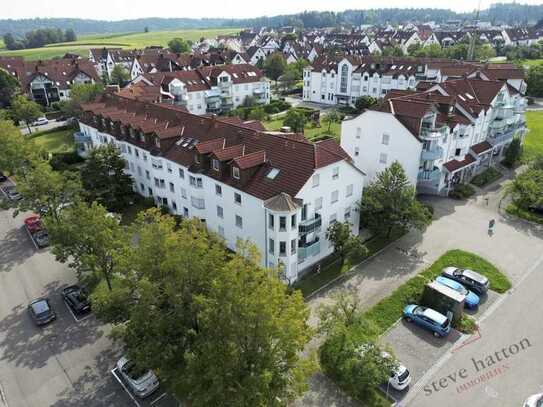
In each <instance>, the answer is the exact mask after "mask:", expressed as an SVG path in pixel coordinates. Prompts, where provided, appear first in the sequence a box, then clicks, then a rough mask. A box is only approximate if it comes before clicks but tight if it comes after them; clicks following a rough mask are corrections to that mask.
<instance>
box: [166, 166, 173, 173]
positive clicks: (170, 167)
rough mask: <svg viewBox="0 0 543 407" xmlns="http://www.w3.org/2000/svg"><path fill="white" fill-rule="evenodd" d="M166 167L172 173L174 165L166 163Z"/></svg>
mask: <svg viewBox="0 0 543 407" xmlns="http://www.w3.org/2000/svg"><path fill="white" fill-rule="evenodd" d="M166 169H167V170H168V173H170V174H171V173H172V165H171V164H170V163H166Z"/></svg>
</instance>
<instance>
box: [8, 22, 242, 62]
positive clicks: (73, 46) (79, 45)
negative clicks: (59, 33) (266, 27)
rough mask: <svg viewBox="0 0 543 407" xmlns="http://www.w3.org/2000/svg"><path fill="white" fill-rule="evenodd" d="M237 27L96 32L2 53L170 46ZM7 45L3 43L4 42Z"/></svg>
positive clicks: (45, 55)
mask: <svg viewBox="0 0 543 407" xmlns="http://www.w3.org/2000/svg"><path fill="white" fill-rule="evenodd" d="M238 31H239V29H237V28H221V29H197V30H175V31H155V32H148V33H124V34H94V35H87V36H81V37H80V38H79V39H78V40H77V41H74V42H64V43H58V44H49V45H46V46H45V47H42V48H31V49H23V50H16V51H8V50H2V51H0V56H6V55H15V56H16V55H18V56H23V57H25V58H27V59H34V60H35V59H49V58H54V57H58V56H62V55H64V54H66V53H67V52H71V53H75V54H79V55H82V56H88V54H89V48H99V47H119V48H128V49H133V48H144V47H146V46H151V45H162V46H166V45H167V43H168V41H170V40H171V39H172V38H174V37H182V38H184V39H187V40H191V41H198V40H199V39H200V38H202V37H205V38H215V37H216V36H217V35H226V34H233V33H236V32H238ZM2 46H3V44H2Z"/></svg>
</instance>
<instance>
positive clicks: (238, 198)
mask: <svg viewBox="0 0 543 407" xmlns="http://www.w3.org/2000/svg"><path fill="white" fill-rule="evenodd" d="M234 202H235V203H237V204H238V205H241V195H240V194H238V193H237V192H234Z"/></svg>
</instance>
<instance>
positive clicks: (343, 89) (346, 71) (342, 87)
mask: <svg viewBox="0 0 543 407" xmlns="http://www.w3.org/2000/svg"><path fill="white" fill-rule="evenodd" d="M348 75H349V67H348V66H347V65H343V66H342V67H341V81H340V88H339V91H340V92H341V93H347V82H348V78H347V76H348Z"/></svg>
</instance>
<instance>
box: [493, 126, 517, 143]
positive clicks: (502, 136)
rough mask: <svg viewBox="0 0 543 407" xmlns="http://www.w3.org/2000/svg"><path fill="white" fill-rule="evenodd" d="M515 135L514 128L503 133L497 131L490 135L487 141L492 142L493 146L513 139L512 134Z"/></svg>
mask: <svg viewBox="0 0 543 407" xmlns="http://www.w3.org/2000/svg"><path fill="white" fill-rule="evenodd" d="M514 135H515V130H509V131H507V132H505V133H499V134H495V135H492V134H491V135H490V137H489V138H488V142H489V143H490V144H492V145H493V146H495V145H498V144H502V143H507V142H508V141H511V140H512V139H513V136H514Z"/></svg>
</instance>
